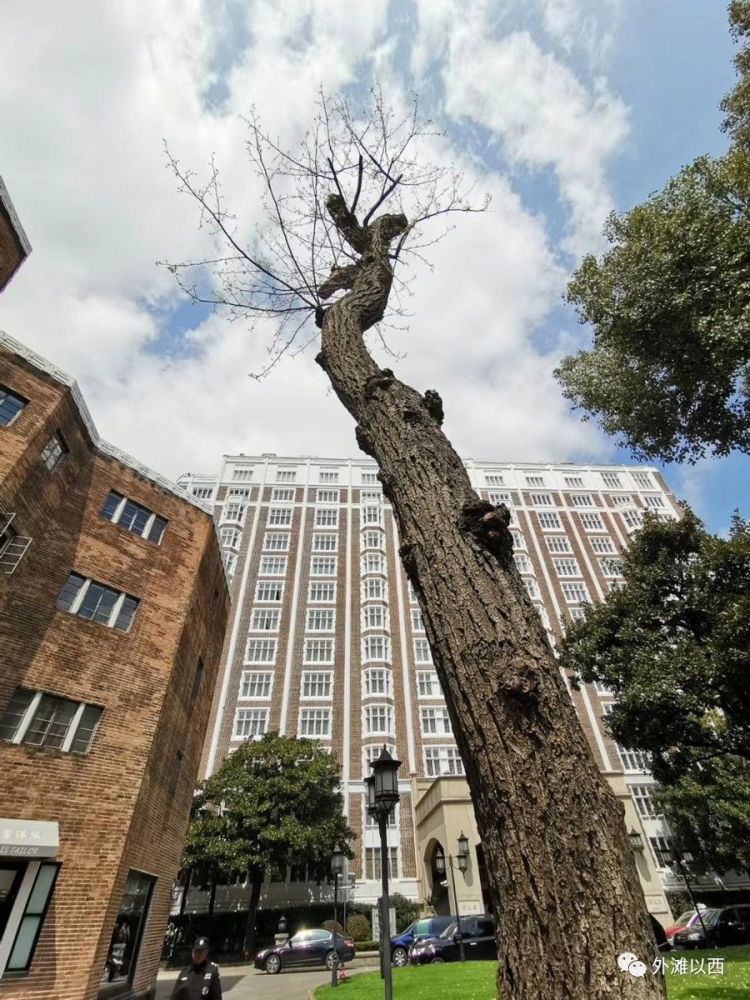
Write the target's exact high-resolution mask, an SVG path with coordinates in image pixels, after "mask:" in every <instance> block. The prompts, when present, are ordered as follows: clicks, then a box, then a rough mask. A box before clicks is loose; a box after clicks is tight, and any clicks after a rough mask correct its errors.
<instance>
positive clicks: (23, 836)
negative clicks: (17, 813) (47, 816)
mask: <svg viewBox="0 0 750 1000" xmlns="http://www.w3.org/2000/svg"><path fill="white" fill-rule="evenodd" d="M59 847H60V832H59V828H58V825H57V823H49V822H45V821H43V820H34V819H3V818H2V817H0V857H2V858H54V857H56V856H57V851H58V848H59Z"/></svg>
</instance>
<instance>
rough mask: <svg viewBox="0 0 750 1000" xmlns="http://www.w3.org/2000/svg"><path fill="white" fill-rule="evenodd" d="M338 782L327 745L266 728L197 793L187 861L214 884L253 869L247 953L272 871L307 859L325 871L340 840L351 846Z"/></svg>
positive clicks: (315, 870) (250, 873) (323, 874)
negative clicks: (260, 737) (259, 737)
mask: <svg viewBox="0 0 750 1000" xmlns="http://www.w3.org/2000/svg"><path fill="white" fill-rule="evenodd" d="M338 789H339V773H338V765H337V763H336V761H335V759H334V758H333V757H332V756H331V754H329V753H328V752H327V751H326V750H325V749H323V747H321V746H320V745H319V744H317V743H314V742H311V741H310V740H301V739H295V738H293V737H290V736H279V735H278V734H277V733H267V734H266V735H265V736H263V737H262V739H260V740H247V741H246V742H244V743H242V744H240V746H239V747H238V748H237V749H236V750H235V751H234V753H232V754H230V756H229V757H227V759H226V760H225V761H224V763H223V764H222V766H221V767H220V768H219V769H218V770H217V771H215V772H214V773H213V774H212V775H211V777H210V778H208V779H207V781H205V782H204V784H203V786H202V787H201V789H200V791H199V793H198V795H197V796H196V800H195V805H194V808H193V816H192V819H191V822H190V827H189V830H188V837H187V843H186V846H185V857H184V862H183V863H184V865H185V866H186V867H190V868H195V869H197V870H198V871H199V872H200V873H201V874H202V875H203V876H204V877H206V876H207V877H208V878H209V879H210V880H211V882H212V884H215V882H216V881H217V880H219V879H221V878H222V877H224V878H226V877H228V876H230V875H232V874H235V873H237V872H241V873H247V875H248V878H249V882H250V885H251V892H250V900H249V909H248V915H247V922H246V926H245V939H244V945H243V952H244V953H245V954H246V955H249V954H252V952H253V946H254V942H255V918H256V913H257V910H258V902H259V900H260V890H261V886H262V883H263V879H264V876H265V874H266V872H267V871H269V870H273V871H279V870H281V871H286V867H287V865H288V864H293V865H307V867H308V869H309V870H311V871H312V872H313V873H320V875H321V877H326V875H327V873H328V872H329V870H330V861H331V854H332V852H333V849H334V847H335V846H336V844H339V845H340V846H341V847H342V849H344V850H346V851H347V853H349V849H348V847H347V845H348V842H349V840H350V839H351V838H352V836H353V834H352V832H351V830H349V828H348V827H347V824H346V820H345V818H344V817H343V815H342V798H341V794H340V792H339V790H338Z"/></svg>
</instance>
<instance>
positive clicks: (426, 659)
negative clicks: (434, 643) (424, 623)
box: [414, 639, 432, 663]
mask: <svg viewBox="0 0 750 1000" xmlns="http://www.w3.org/2000/svg"><path fill="white" fill-rule="evenodd" d="M414 662H415V663H432V652H431V650H430V644H429V642H428V641H427V640H426V639H415V640H414Z"/></svg>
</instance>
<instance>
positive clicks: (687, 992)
mask: <svg viewBox="0 0 750 1000" xmlns="http://www.w3.org/2000/svg"><path fill="white" fill-rule="evenodd" d="M716 957H719V958H723V959H724V974H723V975H721V976H717V975H712V976H708V975H706V974H705V973H703V974H700V973H697V974H693V975H691V974H689V973H688V974H687V975H685V974H676V973H674V972H672V971H671V967H672V963H673V960H674V959H679V958H686V959H687V963H688V968H689V967H690V959H691V958H693V959H701V958H702V959H708V958H716ZM666 962H667V983H668V988H667V992H668V996H669V1000H747V998H748V997H750V947H742V948H725V949H724V950H722V951H699V952H694V951H689V952H672V953H671V955H667V956H666ZM707 964H708V963H706V967H707ZM496 969H497V966H496V964H495V963H494V962H467V963H466V965H463V966H460V965H457V964H455V963H446V964H444V965H425V966H417V967H413V966H412V967H409V968H406V969H394V970H393V994H394V997H395V998H396V1000H437V998H439V1000H494V998H495V972H496ZM649 974H650V971H649V973H647V975H649ZM382 996H383V983H382V981H381V979H380V974H379V973H378V972H369V973H367V972H365V973H362V974H358V975H356V976H351V977H350V978H349V979H347V980H346V982H345V983H342V984H339V987H338V988H337V990H336V992H335V993H334V991H333V988H332V987H331V986H319V987H318V988H317V989H316V990H315V1000H380V998H381V997H382Z"/></svg>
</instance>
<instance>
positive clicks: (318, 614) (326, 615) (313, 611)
mask: <svg viewBox="0 0 750 1000" xmlns="http://www.w3.org/2000/svg"><path fill="white" fill-rule="evenodd" d="M335 627H336V612H335V611H334V610H333V609H328V608H310V609H309V610H308V612H307V631H308V632H333V630H334V628H335Z"/></svg>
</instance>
